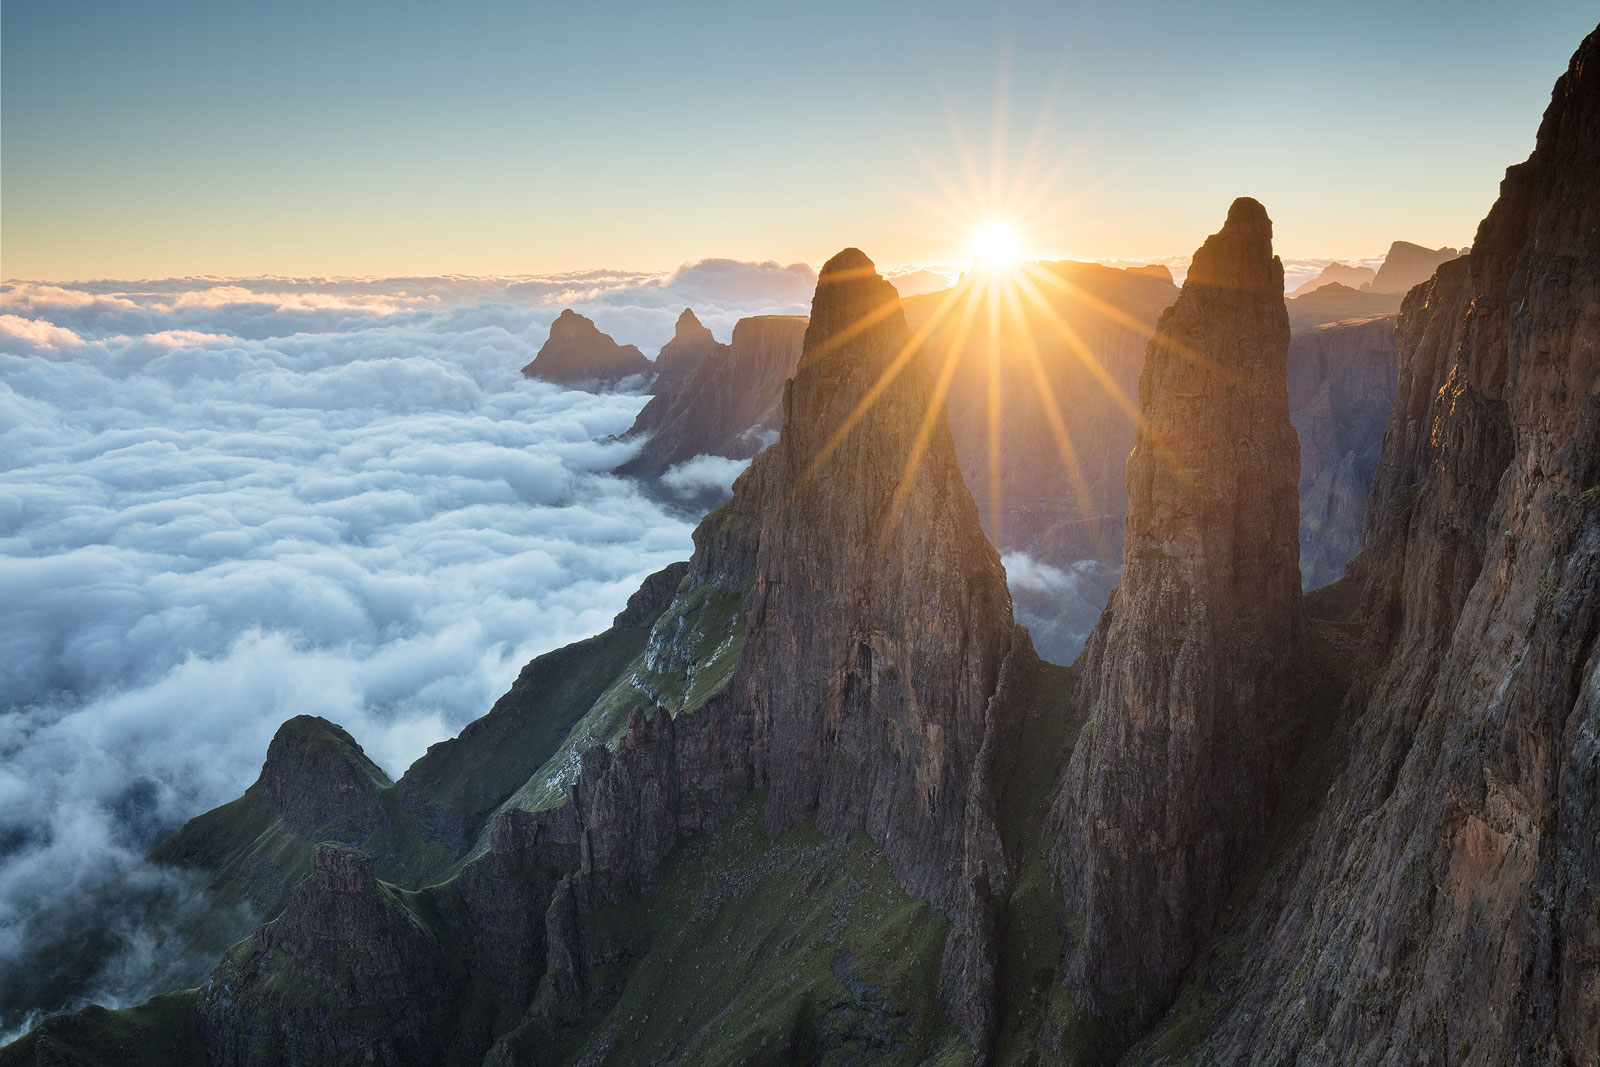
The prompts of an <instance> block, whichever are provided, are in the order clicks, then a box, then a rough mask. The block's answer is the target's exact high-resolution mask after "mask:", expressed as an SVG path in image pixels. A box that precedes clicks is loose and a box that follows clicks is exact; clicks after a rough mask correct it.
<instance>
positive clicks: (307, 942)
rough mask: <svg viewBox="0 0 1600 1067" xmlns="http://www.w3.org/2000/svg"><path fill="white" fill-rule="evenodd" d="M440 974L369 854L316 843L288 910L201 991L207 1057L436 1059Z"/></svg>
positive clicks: (444, 1004)
mask: <svg viewBox="0 0 1600 1067" xmlns="http://www.w3.org/2000/svg"><path fill="white" fill-rule="evenodd" d="M444 970H445V965H444V960H443V958H442V954H441V952H440V950H439V946H438V943H437V940H436V938H435V937H434V935H433V934H432V933H431V932H430V931H429V930H428V929H427V928H426V926H425V925H424V924H423V923H421V922H419V921H417V919H416V917H415V916H414V915H413V914H412V913H411V912H410V910H409V909H408V908H407V907H406V905H405V903H404V902H403V901H402V900H401V899H399V897H397V896H396V894H395V892H394V890H392V889H391V888H389V887H387V886H384V885H382V884H381V883H380V882H379V881H378V880H377V877H376V876H375V875H374V874H373V871H372V860H371V859H369V858H367V857H366V856H364V855H363V854H361V853H359V852H357V851H355V850H353V849H349V848H345V847H343V846H340V845H320V846H318V847H317V850H316V852H315V853H314V855H313V859H312V872H311V876H310V877H309V878H307V879H306V881H305V882H304V883H302V884H301V886H300V888H299V889H297V890H296V891H295V895H294V898H293V899H292V900H291V901H290V904H289V906H288V907H287V908H286V909H285V910H284V914H283V915H282V916H280V917H279V918H278V919H276V920H274V921H273V922H271V923H268V924H267V925H266V926H264V927H262V928H261V930H260V931H259V932H258V933H257V934H256V936H255V937H252V938H251V939H249V940H247V941H245V942H243V943H242V944H240V945H239V946H238V947H236V948H235V949H233V950H232V951H231V952H230V953H229V954H228V955H227V956H225V957H223V960H222V962H221V963H220V964H218V965H217V968H216V970H214V971H213V972H212V974H211V977H210V978H209V979H207V981H206V983H205V984H204V985H203V986H202V987H201V989H200V994H199V998H198V1009H199V1016H200V1028H201V1033H202V1035H203V1037H204V1041H205V1045H206V1050H207V1057H206V1061H207V1063H210V1064H215V1065H217V1067H243V1065H247V1064H267V1063H275V1064H284V1065H286V1067H289V1065H306V1067H310V1065H313V1064H324V1063H339V1062H344V1061H346V1060H350V1061H356V1060H359V1061H360V1062H364V1063H372V1064H380V1065H402V1064H417V1065H422V1064H433V1063H437V1062H438V1061H439V1057H440V1053H441V1052H442V1051H443V1049H444V1047H445V1035H446V1034H447V1033H448V1028H447V1026H446V1025H445V1021H446V1020H447V1019H448V1018H449V1013H450V1006H451V1005H450V1003H449V999H448V997H447V996H446V995H445V983H444Z"/></svg>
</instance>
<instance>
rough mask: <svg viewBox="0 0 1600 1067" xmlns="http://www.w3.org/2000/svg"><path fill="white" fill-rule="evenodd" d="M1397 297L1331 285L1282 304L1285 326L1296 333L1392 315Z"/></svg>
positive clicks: (1395, 310) (1396, 295) (1398, 301)
mask: <svg viewBox="0 0 1600 1067" xmlns="http://www.w3.org/2000/svg"><path fill="white" fill-rule="evenodd" d="M1401 296H1402V294H1400V293H1372V292H1367V291H1365V290H1358V289H1352V288H1350V287H1349V286H1348V285H1341V284H1340V283H1338V282H1332V283H1330V284H1328V285H1324V286H1321V287H1319V288H1318V289H1316V290H1314V291H1312V292H1309V293H1307V294H1306V295H1305V296H1297V297H1294V298H1292V299H1290V300H1287V301H1285V303H1287V304H1288V307H1289V325H1290V326H1291V327H1292V328H1294V329H1296V330H1305V329H1310V328H1311V327H1313V326H1322V325H1326V324H1327V323H1332V322H1345V321H1347V320H1349V319H1369V318H1373V317H1374V316H1378V315H1393V314H1394V313H1395V312H1397V311H1399V310H1400V298H1401Z"/></svg>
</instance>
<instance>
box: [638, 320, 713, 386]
mask: <svg viewBox="0 0 1600 1067" xmlns="http://www.w3.org/2000/svg"><path fill="white" fill-rule="evenodd" d="M725 348H727V345H723V344H718V343H717V339H716V338H715V337H712V336H711V331H710V330H708V329H706V328H705V326H703V325H701V323H700V320H699V319H698V318H696V317H695V313H694V309H693V308H684V309H683V314H681V315H679V316H678V324H677V326H676V327H675V328H674V330H673V332H672V340H670V341H668V342H667V343H666V344H664V345H662V346H661V351H660V352H658V353H657V354H656V363H655V374H656V380H655V382H654V384H653V385H652V388H653V389H654V390H655V391H656V392H657V393H659V392H661V391H662V390H663V389H665V388H667V387H668V386H670V385H672V384H673V383H674V382H677V381H681V380H682V379H684V378H686V377H688V376H689V373H690V372H691V371H693V370H694V369H695V368H696V367H698V366H699V365H700V361H701V360H703V359H706V358H707V357H709V356H713V355H715V354H716V353H718V352H720V351H721V350H723V349H725Z"/></svg>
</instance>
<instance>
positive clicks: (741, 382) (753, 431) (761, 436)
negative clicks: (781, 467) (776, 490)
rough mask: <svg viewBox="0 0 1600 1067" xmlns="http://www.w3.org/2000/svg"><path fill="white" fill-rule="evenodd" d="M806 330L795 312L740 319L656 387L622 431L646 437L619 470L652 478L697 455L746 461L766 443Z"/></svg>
mask: <svg viewBox="0 0 1600 1067" xmlns="http://www.w3.org/2000/svg"><path fill="white" fill-rule="evenodd" d="M805 332H806V319H805V318H804V317H803V316H799V315H757V316H753V317H751V318H747V319H740V320H739V322H738V323H737V324H736V325H735V326H734V328H733V341H732V343H731V344H729V345H719V346H717V348H716V350H714V351H712V352H710V353H708V354H707V355H706V356H705V358H703V359H702V360H701V361H700V362H699V363H698V364H696V365H695V367H694V369H693V370H691V371H690V372H689V373H688V374H686V375H685V376H684V377H683V378H681V379H680V380H678V381H677V382H675V383H671V384H668V385H666V386H665V387H659V385H658V388H657V390H656V395H655V397H654V398H652V399H651V401H650V402H649V403H648V404H646V405H645V406H644V408H643V410H641V411H640V412H639V416H638V418H637V419H635V420H634V423H633V426H632V428H630V429H629V430H628V434H627V436H628V437H637V436H639V435H641V434H648V435H650V443H649V444H648V445H646V446H645V447H644V448H643V449H642V450H641V451H640V452H639V454H638V455H637V456H635V457H634V458H633V459H631V460H629V461H628V462H627V463H624V464H623V465H622V466H621V467H619V468H618V473H620V474H628V475H636V476H639V477H646V478H658V477H660V476H661V475H662V474H664V473H666V471H667V470H669V469H670V468H672V467H674V466H677V465H678V464H680V463H683V462H686V461H688V460H690V459H693V458H694V457H695V456H701V455H712V456H726V457H728V458H729V459H748V458H749V457H751V456H753V455H755V454H756V453H757V452H759V451H761V450H762V449H763V448H765V447H767V446H768V445H769V444H771V443H772V442H773V440H775V439H776V437H777V435H778V429H779V427H780V426H781V424H782V411H781V407H780V401H781V398H782V396H783V383H784V382H786V381H788V379H789V377H790V376H791V375H793V374H794V370H795V366H796V364H798V363H799V361H800V349H801V346H802V344H803V343H804V340H805ZM662 352H663V354H665V352H666V350H665V349H663V350H662Z"/></svg>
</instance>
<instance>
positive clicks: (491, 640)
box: [0, 261, 816, 1032]
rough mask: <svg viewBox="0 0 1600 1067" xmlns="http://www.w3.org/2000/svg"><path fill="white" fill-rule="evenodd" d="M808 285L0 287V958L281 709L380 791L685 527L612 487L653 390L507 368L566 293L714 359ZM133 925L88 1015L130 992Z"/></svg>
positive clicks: (721, 275) (734, 467) (299, 281)
mask: <svg viewBox="0 0 1600 1067" xmlns="http://www.w3.org/2000/svg"><path fill="white" fill-rule="evenodd" d="M815 278H816V275H815V272H814V271H813V269H812V268H810V267H808V266H805V265H803V264H797V265H780V264H776V263H764V264H752V263H737V262H732V261H708V262H704V263H698V264H693V265H690V266H687V267H684V268H681V269H680V270H678V271H675V272H671V273H667V274H660V275H650V274H635V273H626V272H589V273H583V274H570V275H561V276H556V277H545V278H512V279H479V278H403V279H384V280H378V281H371V280H366V281H350V280H340V279H319V278H256V279H248V280H240V279H193V278H190V279H169V280H161V281H145V282H137V283H126V282H91V283H77V284H71V285H42V284H26V283H12V284H8V285H5V286H3V287H0V972H5V971H7V970H8V969H15V968H40V967H47V966H48V965H49V962H50V961H49V960H47V959H37V958H30V946H37V945H39V944H41V943H48V938H44V939H43V940H41V931H39V930H37V929H34V930H31V931H30V930H29V928H28V923H29V919H30V917H36V916H38V915H40V914H41V913H42V909H44V908H45V906H46V905H48V904H50V903H51V902H52V901H55V900H58V899H59V898H61V897H62V896H63V895H65V894H68V893H70V892H71V891H73V890H77V889H87V888H88V887H91V886H93V885H95V884H97V883H101V882H103V881H104V880H105V879H107V878H108V877H110V876H112V875H117V874H120V873H123V872H126V871H128V870H130V869H131V868H132V867H133V866H134V865H135V864H136V863H137V860H138V859H139V857H141V856H142V855H143V854H144V853H145V852H146V851H147V850H148V849H149V848H150V847H151V846H152V845H153V844H154V843H155V842H156V841H157V840H159V839H160V838H161V837H162V836H164V835H165V834H167V833H169V832H171V830H173V829H174V828H175V827H177V826H178V825H181V823H182V822H183V821H184V820H185V819H187V818H189V817H191V816H193V815H195V814H197V813H199V812H201V811H204V810H207V809H209V808H211V807H213V806H215V805H217V804H220V803H223V802H225V801H227V800H230V799H232V798H233V797H235V796H237V795H238V794H239V793H240V792H241V791H243V789H244V788H245V787H246V786H248V785H249V784H250V783H251V782H252V781H253V780H254V778H255V776H256V773H257V771H258V770H259V767H260V763H261V760H262V758H263V756H264V754H265V752H266V747H267V744H268V742H269V741H270V739H271V737H272V734H273V732H274V730H275V729H276V728H277V726H278V725H279V724H280V723H281V722H282V721H283V720H284V719H287V718H289V717H290V716H293V715H297V714H313V715H322V716H325V717H326V718H328V719H331V720H333V721H335V722H339V723H341V724H343V725H344V726H345V727H346V728H347V729H348V730H349V731H350V732H351V733H352V734H353V735H354V736H355V738H356V739H357V740H358V741H359V742H360V743H361V744H362V745H363V746H364V747H365V749H366V751H367V753H368V754H369V755H370V756H372V758H373V759H375V760H376V761H377V762H378V763H379V764H380V765H381V766H383V767H384V769H385V770H387V771H388V772H389V773H390V774H391V775H394V776H398V775H400V774H401V773H403V772H404V771H405V769H406V767H407V766H408V765H409V764H410V763H411V761H412V760H414V759H415V758H416V757H418V756H420V755H421V754H422V752H423V751H424V750H425V749H426V747H427V746H428V745H429V744H431V743H433V742H435V741H439V740H441V739H443V738H445V737H449V736H451V735H453V734H454V733H456V732H457V731H458V730H459V729H460V728H461V727H462V726H463V725H465V724H466V723H467V722H469V721H471V720H472V719H474V718H476V717H477V716H479V715H481V714H483V713H484V712H485V711H487V710H488V708H489V706H490V705H491V704H492V703H493V701H494V699H495V698H496V697H497V696H498V695H499V694H500V693H501V692H503V691H504V690H505V689H506V688H507V687H508V686H509V685H510V683H511V681H512V679H513V678H514V677H515V676H516V673H517V671H518V670H519V669H520V667H521V666H522V665H523V664H524V663H526V662H527V661H528V660H529V659H531V658H532V657H533V656H534V655H536V654H538V653H541V652H544V651H546V650H548V649H551V648H555V647H558V646H560V645H563V644H566V643H568V642H570V641H572V640H575V639H577V638H580V637H583V636H586V635H588V634H592V633H595V632H598V631H599V630H602V629H604V628H605V627H606V626H607V625H608V624H609V622H610V619H611V616H612V615H613V614H614V613H615V612H616V611H618V610H619V609H620V608H621V607H622V605H623V604H624V603H625V601H626V599H627V597H628V595H629V594H630V593H631V592H632V591H633V590H634V589H635V588H636V587H637V586H638V584H639V581H640V579H641V578H642V577H643V576H644V575H646V574H648V573H649V572H651V571H654V570H656V569H658V568H660V567H662V566H665V565H666V564H668V563H670V562H672V561H673V560H677V559H683V558H686V557H687V556H688V554H689V551H690V548H691V544H690V538H689V534H690V531H691V529H692V526H693V522H694V520H695V516H693V515H691V514H687V513H684V512H681V511H675V510H671V509H668V508H664V507H663V506H662V505H661V504H660V503H658V502H656V501H655V500H653V499H652V498H651V497H650V496H647V495H646V494H644V493H642V492H641V491H640V489H639V487H638V486H636V485H635V484H634V483H632V482H630V481H627V480H625V479H621V478H617V477H614V476H613V475H612V474H610V471H611V469H612V468H614V467H615V466H616V465H617V464H618V463H620V462H622V461H623V460H624V459H626V458H628V456H629V454H630V450H631V449H632V448H634V447H636V446H635V445H631V444H621V443H617V442H614V441H607V440H606V439H607V438H608V437H610V436H611V435H615V434H619V433H621V432H622V431H624V430H626V429H627V428H628V426H629V425H630V424H631V423H632V421H633V418H634V416H635V415H636V414H637V412H638V410H639V408H640V407H641V406H642V405H643V403H644V401H645V399H646V397H644V396H642V395H633V394H618V393H613V394H598V395H597V394H592V393H586V392H577V391H571V390H565V389H561V388H559V387H556V386H553V385H549V384H546V383H542V382H534V381H529V380H527V379H524V378H522V376H521V375H520V374H519V369H520V368H521V367H522V366H523V365H525V364H526V363H528V362H529V361H530V360H531V359H532V358H533V356H534V354H535V353H536V352H537V350H538V348H539V346H540V344H542V343H543V341H544V339H545V336H546V335H547V333H548V327H549V324H550V322H551V321H552V320H553V319H554V317H555V316H556V315H557V314H558V313H559V312H560V310H561V309H562V308H563V307H568V306H571V307H575V308H577V309H578V310H579V311H581V312H583V313H584V314H587V315H589V316H591V317H592V318H594V319H595V321H596V322H597V323H598V324H599V326H600V328H601V329H603V330H606V331H608V332H610V333H612V334H613V335H614V336H615V337H616V338H617V339H618V340H619V341H621V342H624V343H635V344H638V345H639V346H640V347H641V348H642V349H644V350H645V351H646V352H654V351H655V350H656V349H658V348H659V347H660V345H661V344H662V343H663V342H665V341H666V340H667V339H668V338H669V337H670V336H671V333H672V326H673V322H674V320H675V319H676V318H677V315H678V313H679V312H680V311H681V310H682V309H683V308H684V307H685V306H692V307H694V309H695V310H696V312H697V314H698V315H699V316H700V317H701V319H702V320H703V321H704V322H705V323H706V324H707V325H708V326H709V327H711V329H712V330H713V331H714V332H715V333H716V334H717V335H718V336H719V337H720V338H722V339H724V340H725V339H726V338H727V337H728V336H729V334H730V332H731V330H732V326H733V323H734V322H735V321H736V320H737V319H739V318H740V317H742V316H744V315H750V314H762V313H785V314H789V313H804V312H805V311H806V310H807V307H808V304H809V301H810V297H811V291H812V288H813V287H814V284H815ZM741 467H742V464H731V463H729V462H728V461H722V460H717V461H710V460H707V461H705V462H698V463H696V464H695V465H694V466H692V467H686V469H685V470H683V471H679V472H677V473H676V482H677V483H681V485H682V486H683V487H686V488H696V487H698V488H704V487H705V486H706V485H707V484H708V483H710V482H717V483H720V484H721V485H722V486H723V487H725V486H726V485H727V484H728V483H729V482H731V480H732V478H733V477H734V476H736V475H737V473H738V471H739V469H740V468H741ZM100 920H101V921H106V922H110V920H109V919H108V918H107V917H106V916H103V915H102V916H101V917H100ZM37 925H38V923H37V922H36V923H35V926H37ZM127 925H128V929H126V930H125V931H123V932H122V933H121V934H119V935H118V937H119V940H120V943H119V945H118V946H117V951H116V952H115V953H114V954H113V958H110V959H108V961H107V964H106V968H105V980H104V981H103V982H102V983H101V984H100V987H99V988H97V989H96V990H93V991H91V992H92V994H93V995H94V996H95V998H96V999H99V1000H101V1001H102V1002H105V1001H110V1002H113V1003H116V1002H125V1001H127V1000H129V999H137V998H138V997H139V996H141V995H145V994H148V993H149V992H151V991H152V989H151V988H149V971H148V965H149V963H150V961H149V960H148V959H147V958H146V957H147V956H148V954H149V944H150V941H149V938H148V937H146V936H144V934H142V933H141V932H140V931H139V930H138V929H136V926H137V924H136V923H131V924H127ZM0 986H4V983H0ZM0 992H3V990H0ZM0 999H3V998H0ZM59 1006H60V1005H56V1004H47V1005H39V1004H17V1003H11V1004H6V1003H0V1032H4V1031H5V1030H7V1029H9V1028H11V1027H13V1026H15V1025H17V1024H18V1022H19V1019H20V1017H21V1013H25V1012H27V1011H29V1010H30V1009H34V1008H39V1007H48V1008H54V1007H59Z"/></svg>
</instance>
